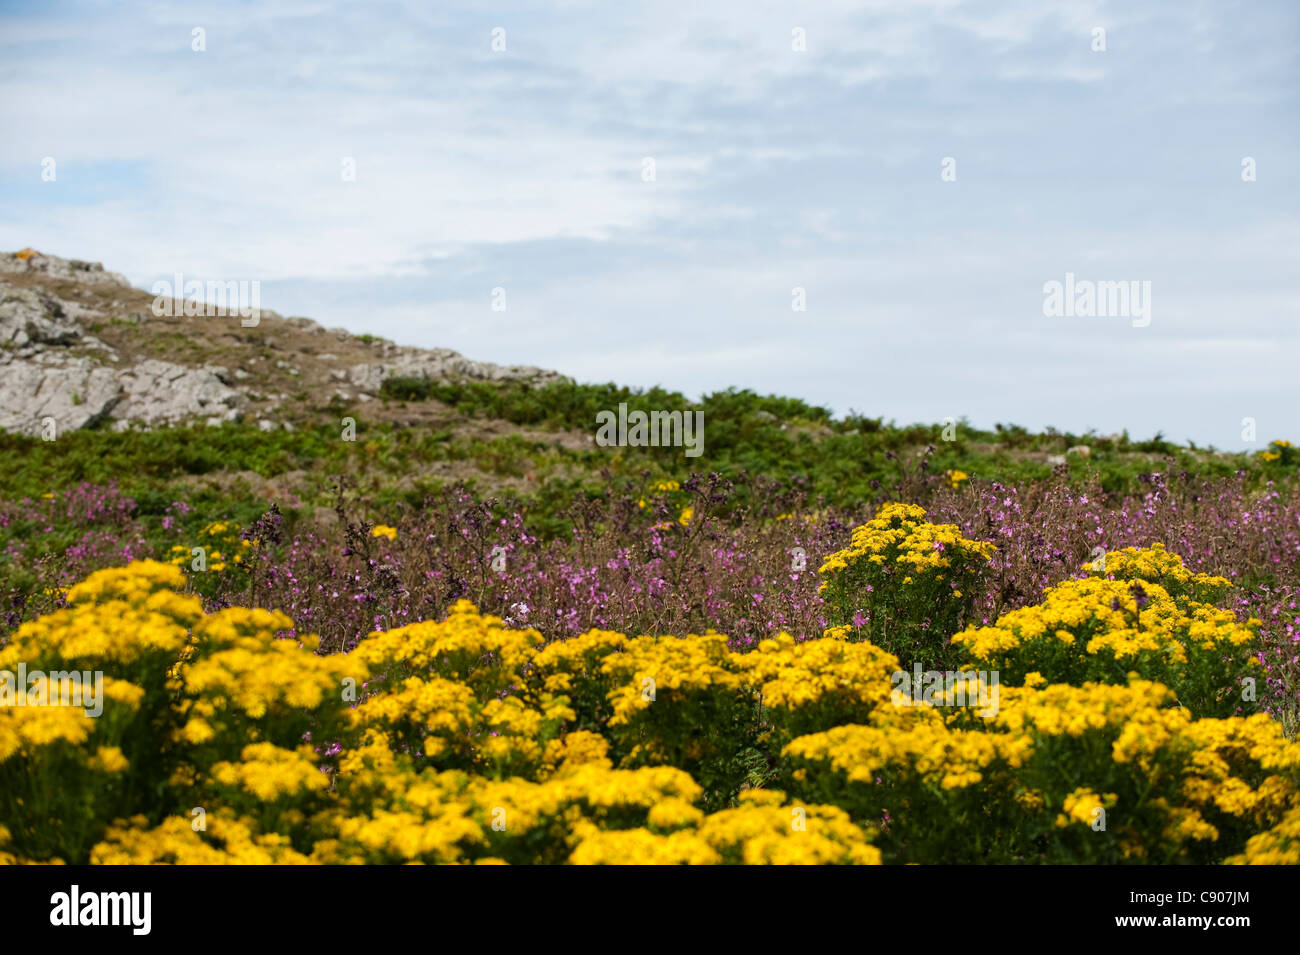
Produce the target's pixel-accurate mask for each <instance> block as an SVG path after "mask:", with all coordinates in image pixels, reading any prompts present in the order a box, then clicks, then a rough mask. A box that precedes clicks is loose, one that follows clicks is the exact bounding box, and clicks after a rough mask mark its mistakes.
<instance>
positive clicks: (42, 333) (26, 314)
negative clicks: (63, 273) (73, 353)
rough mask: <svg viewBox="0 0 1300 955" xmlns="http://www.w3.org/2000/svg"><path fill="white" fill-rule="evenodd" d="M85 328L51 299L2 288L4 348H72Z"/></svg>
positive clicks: (6, 286) (1, 340) (1, 335)
mask: <svg viewBox="0 0 1300 955" xmlns="http://www.w3.org/2000/svg"><path fill="white" fill-rule="evenodd" d="M79 335H81V326H80V325H79V324H77V321H76V320H75V319H73V318H72V317H70V316H69V315H68V314H67V313H66V312H65V311H64V309H63V307H62V306H61V305H60V304H59V303H58V302H57V301H56V300H55V299H53V298H51V297H50V296H48V295H42V294H40V293H39V292H36V291H33V290H32V289H21V288H14V287H13V286H12V285H9V284H8V283H4V284H0V347H9V348H23V347H25V346H29V345H70V344H72V343H73V342H74V341H75V340H76V339H77V337H78V336H79Z"/></svg>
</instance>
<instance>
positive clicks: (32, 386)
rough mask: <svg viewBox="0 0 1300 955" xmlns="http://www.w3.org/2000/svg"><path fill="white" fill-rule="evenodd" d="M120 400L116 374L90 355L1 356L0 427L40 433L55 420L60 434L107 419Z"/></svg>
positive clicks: (31, 433)
mask: <svg viewBox="0 0 1300 955" xmlns="http://www.w3.org/2000/svg"><path fill="white" fill-rule="evenodd" d="M120 400H121V392H120V388H119V386H118V381H117V372H116V371H114V370H113V369H111V368H105V367H104V366H102V365H100V364H98V363H96V362H94V361H92V360H90V359H89V358H72V357H68V356H63V355H39V356H37V357H36V358H34V359H31V360H23V359H11V360H5V359H0V428H4V429H5V430H6V431H13V432H18V433H20V434H29V435H36V434H40V432H41V427H42V421H43V420H44V419H45V418H53V419H54V423H55V427H56V429H57V431H58V432H59V433H62V432H64V431H75V430H76V429H78V428H84V427H86V426H87V425H91V424H94V423H96V422H98V421H100V420H102V419H103V418H104V417H105V416H106V415H108V413H109V412H110V411H112V410H113V409H114V408H115V407H116V405H117V404H118V402H119V401H120Z"/></svg>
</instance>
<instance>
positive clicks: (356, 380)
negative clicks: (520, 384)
mask: <svg viewBox="0 0 1300 955" xmlns="http://www.w3.org/2000/svg"><path fill="white" fill-rule="evenodd" d="M385 352H386V360H385V361H382V362H362V363H361V364H359V365H353V366H352V367H351V368H350V369H349V370H348V377H347V380H348V381H350V382H351V383H352V384H353V385H354V386H355V387H357V388H358V389H361V390H362V391H367V392H377V391H379V389H380V387H381V386H382V385H383V383H384V381H385V380H387V379H389V378H429V379H434V380H444V381H446V380H466V379H468V380H471V381H529V382H533V383H534V384H551V383H552V382H557V381H562V380H564V376H563V375H560V374H558V373H557V372H553V371H547V370H545V369H542V368H534V367H532V366H531V365H494V364H492V363H491V362H486V361H471V360H470V359H468V358H466V357H465V356H464V355H462V354H461V353H460V352H456V351H452V350H451V349H450V348H429V349H425V348H396V347H395V348H393V349H392V352H391V354H392V357H391V358H389V357H387V353H388V350H387V349H385Z"/></svg>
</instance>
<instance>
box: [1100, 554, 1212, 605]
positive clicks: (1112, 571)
mask: <svg viewBox="0 0 1300 955" xmlns="http://www.w3.org/2000/svg"><path fill="white" fill-rule="evenodd" d="M1083 569H1084V570H1090V571H1094V572H1098V573H1103V574H1106V575H1109V576H1112V577H1114V578H1116V579H1117V580H1143V581H1149V582H1151V583H1155V584H1160V585H1161V586H1162V587H1163V588H1164V589H1165V590H1166V591H1168V592H1169V593H1172V594H1184V593H1186V594H1195V595H1196V596H1197V598H1198V599H1199V600H1207V599H1214V598H1215V597H1217V596H1220V595H1221V594H1222V592H1223V591H1225V590H1227V589H1228V588H1230V587H1231V586H1232V583H1231V581H1229V580H1228V578H1226V577H1217V576H1214V575H1212V574H1198V573H1193V572H1192V571H1191V570H1188V569H1187V567H1186V566H1185V565H1184V564H1183V559H1182V558H1181V557H1179V556H1178V555H1177V554H1175V553H1173V552H1171V551H1169V550H1167V549H1166V548H1165V545H1164V544H1159V543H1157V544H1152V545H1151V546H1150V547H1144V548H1140V549H1139V548H1137V547H1125V548H1124V549H1122V550H1112V551H1107V552H1106V554H1105V555H1104V556H1101V557H1098V558H1095V559H1093V560H1089V561H1088V562H1087V563H1085V564H1084V565H1083Z"/></svg>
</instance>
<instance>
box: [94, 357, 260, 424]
mask: <svg viewBox="0 0 1300 955" xmlns="http://www.w3.org/2000/svg"><path fill="white" fill-rule="evenodd" d="M219 370H220V369H217V368H215V367H214V366H210V365H208V366H204V367H202V368H187V367H186V366H184V365H176V364H173V363H172V362H167V361H158V360H157V359H155V358H150V359H147V360H145V361H142V362H140V363H139V364H137V365H136V366H135V367H134V368H129V369H127V370H126V371H124V372H122V390H123V392H124V394H123V398H122V402H121V404H120V405H118V406H117V407H116V408H115V409H114V414H113V417H114V418H115V419H117V422H118V424H120V425H126V424H128V423H131V422H136V421H138V422H140V423H141V424H144V425H158V424H175V423H177V422H180V421H183V420H185V419H186V418H189V417H191V416H202V417H204V418H206V419H207V420H208V421H209V422H213V421H216V422H221V421H234V420H236V419H237V418H238V417H239V411H240V408H241V406H242V405H243V402H244V396H243V395H241V394H240V393H239V392H237V391H235V390H234V389H233V388H231V387H229V386H228V385H226V384H225V383H224V382H223V381H222V380H221V377H220V376H219V374H218V371H219Z"/></svg>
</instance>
